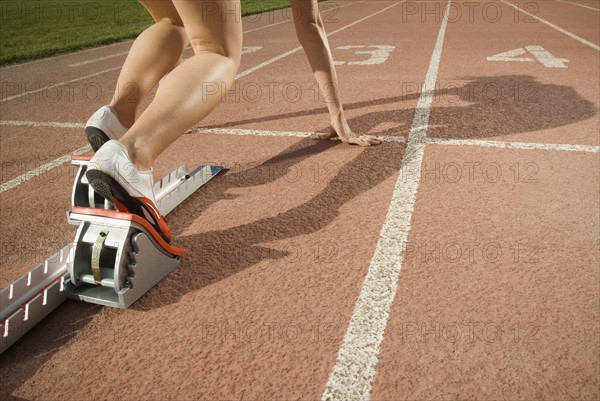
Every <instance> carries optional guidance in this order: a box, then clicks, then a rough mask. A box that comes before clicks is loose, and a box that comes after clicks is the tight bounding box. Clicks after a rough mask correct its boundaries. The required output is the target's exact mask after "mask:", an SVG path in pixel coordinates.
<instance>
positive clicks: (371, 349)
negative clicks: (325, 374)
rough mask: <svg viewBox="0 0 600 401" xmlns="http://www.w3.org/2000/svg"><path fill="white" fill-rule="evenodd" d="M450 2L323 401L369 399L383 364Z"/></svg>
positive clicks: (449, 2)
mask: <svg viewBox="0 0 600 401" xmlns="http://www.w3.org/2000/svg"><path fill="white" fill-rule="evenodd" d="M451 1H452V0H448V3H447V7H446V10H445V12H444V19H443V21H442V23H441V25H440V31H439V33H438V37H437V40H436V43H435V48H434V49H433V54H432V55H431V61H430V63H429V68H428V70H427V75H426V78H425V82H424V84H423V91H422V92H421V95H420V97H419V102H418V103H417V109H416V111H415V117H414V119H413V122H412V126H411V130H410V133H409V134H408V142H407V146H406V150H405V152H404V157H403V158H402V165H401V167H400V174H399V176H398V180H397V181H396V185H395V187H394V193H393V195H392V201H391V203H390V207H389V209H388V213H387V215H386V217H385V222H384V223H383V227H382V228H381V233H380V235H379V241H378V242H377V246H376V248H375V254H374V255H373V259H372V260H371V264H370V265H369V270H368V271H367V275H366V277H365V281H364V283H363V286H362V288H361V291H360V294H359V296H358V300H357V301H356V305H355V306H354V311H353V312H352V317H351V318H350V323H349V325H348V329H347V331H346V334H345V335H344V340H343V343H342V346H341V348H340V350H339V352H338V356H337V360H336V363H335V366H334V367H333V370H332V372H331V375H330V376H329V380H328V381H327V384H326V386H325V391H324V392H323V396H322V400H323V401H333V400H343V401H346V400H369V399H370V396H371V390H372V387H373V383H374V381H375V375H376V373H377V371H376V368H377V363H378V362H379V349H380V346H381V342H382V341H383V335H384V331H385V327H386V325H387V321H388V318H389V314H390V309H391V306H392V302H393V300H394V297H395V295H396V289H397V285H398V278H399V276H400V269H401V267H402V261H403V256H402V255H403V253H404V249H405V248H406V242H407V240H408V233H409V231H410V223H411V219H412V215H413V210H414V206H415V200H416V197H417V188H418V186H419V181H420V174H419V171H420V169H421V164H422V161H423V154H424V151H425V144H424V139H425V137H426V135H427V128H428V124H429V113H430V110H431V102H432V99H433V94H434V92H435V82H436V79H437V73H438V67H439V64H440V58H441V55H442V47H443V44H444V36H445V33H446V25H447V23H448V14H449V11H450V5H451Z"/></svg>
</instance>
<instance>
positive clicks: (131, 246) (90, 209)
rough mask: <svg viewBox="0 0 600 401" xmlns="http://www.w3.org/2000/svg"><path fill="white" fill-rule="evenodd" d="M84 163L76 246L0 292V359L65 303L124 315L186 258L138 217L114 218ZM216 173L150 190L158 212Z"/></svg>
mask: <svg viewBox="0 0 600 401" xmlns="http://www.w3.org/2000/svg"><path fill="white" fill-rule="evenodd" d="M89 160H90V157H85V156H75V157H73V160H72V164H74V165H77V166H79V170H78V172H77V174H76V176H75V182H74V185H73V190H72V194H71V204H72V209H71V211H70V212H68V213H67V219H68V222H69V223H71V224H75V225H78V226H79V227H78V229H77V234H76V236H75V241H74V243H72V244H68V245H66V246H65V247H63V248H62V249H61V250H60V251H59V252H58V253H57V254H55V255H53V256H51V257H50V258H48V259H47V260H46V261H45V262H44V263H42V264H41V265H39V266H37V267H36V268H35V269H33V270H32V271H31V272H29V273H28V274H27V275H26V276H23V277H21V278H19V279H18V280H17V281H15V282H14V283H13V284H12V285H10V286H9V287H8V288H4V289H1V290H0V335H1V343H0V354H1V353H3V352H4V351H5V350H6V349H7V348H8V347H10V345H12V344H13V343H14V342H15V341H17V340H18V339H19V338H21V337H22V336H23V335H24V334H25V333H26V332H27V331H29V329H31V328H32V327H33V326H34V325H35V324H36V323H38V322H39V321H40V320H42V319H43V318H44V317H45V316H47V315H48V314H49V313H50V312H51V311H52V310H54V309H55V308H56V307H58V305H60V304H61V303H62V302H63V301H64V300H65V299H66V298H71V299H77V300H81V301H85V302H90V303H95V304H99V305H106V306H112V307H117V308H127V307H129V306H130V305H131V304H132V303H134V302H135V301H136V300H137V299H138V298H139V297H140V296H142V295H143V294H144V293H146V292H147V291H148V290H149V289H150V288H152V287H153V286H154V285H155V284H156V283H158V282H159V281H160V280H161V279H162V278H163V277H164V276H165V275H167V274H168V273H169V272H171V271H172V270H173V269H174V268H175V267H177V265H178V264H179V263H180V261H181V258H182V257H183V256H184V255H185V254H186V250H185V249H182V248H176V247H173V246H171V245H169V244H167V243H166V242H165V241H164V239H163V238H162V237H161V236H160V235H159V234H158V233H157V232H156V231H155V230H154V228H153V227H152V226H151V225H150V224H149V223H148V222H147V221H146V220H144V219H142V218H141V217H139V216H136V215H132V214H129V213H121V212H118V211H116V210H115V209H116V208H115V207H114V206H113V205H112V204H111V202H109V201H108V200H106V199H104V198H103V197H101V196H100V195H98V194H97V193H96V192H95V191H94V190H93V188H92V187H91V186H90V185H89V183H88V181H87V179H86V176H85V173H86V171H87V165H88V164H89ZM222 170H223V167H222V166H212V165H200V166H198V167H197V168H196V169H194V170H192V171H189V170H188V167H187V166H186V165H185V164H182V165H181V166H179V167H178V168H177V169H175V170H174V171H172V172H171V173H169V174H168V175H166V176H165V177H163V178H162V179H160V180H159V181H157V182H155V184H154V193H155V196H156V201H157V205H156V206H157V207H158V209H159V211H160V213H161V214H162V215H163V216H165V215H167V214H168V213H169V212H171V211H172V210H173V209H175V208H176V207H177V206H178V205H179V204H181V202H183V201H184V200H185V199H186V198H188V197H189V196H190V195H191V194H193V193H194V192H195V191H196V190H197V189H199V188H200V187H201V186H203V185H204V184H206V183H207V182H208V181H210V180H211V179H212V178H213V177H214V176H216V175H217V174H218V173H219V172H220V171H222Z"/></svg>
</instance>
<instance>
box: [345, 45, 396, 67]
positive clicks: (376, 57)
mask: <svg viewBox="0 0 600 401" xmlns="http://www.w3.org/2000/svg"><path fill="white" fill-rule="evenodd" d="M395 48H396V47H395V46H391V45H369V46H363V45H349V46H338V47H336V50H354V49H362V50H355V51H354V54H358V55H362V54H368V55H369V56H370V57H369V58H368V59H366V60H360V61H350V62H348V65H375V64H383V63H385V61H386V60H387V59H388V58H389V57H390V53H391V52H392V51H393V50H394V49H395ZM334 64H336V65H342V64H346V62H345V61H334Z"/></svg>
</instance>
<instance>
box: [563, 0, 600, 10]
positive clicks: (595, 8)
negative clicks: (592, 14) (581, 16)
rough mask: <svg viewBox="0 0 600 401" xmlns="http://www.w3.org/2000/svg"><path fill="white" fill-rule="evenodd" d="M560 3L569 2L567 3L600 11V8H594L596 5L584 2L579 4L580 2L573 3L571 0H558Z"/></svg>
mask: <svg viewBox="0 0 600 401" xmlns="http://www.w3.org/2000/svg"><path fill="white" fill-rule="evenodd" d="M556 1H557V2H559V3H567V4H573V5H575V6H579V7H583V8H589V9H590V10H594V11H600V8H594V7H589V6H584V5H583V4H579V3H573V2H570V1H562V0H556Z"/></svg>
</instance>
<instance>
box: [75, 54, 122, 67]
mask: <svg viewBox="0 0 600 401" xmlns="http://www.w3.org/2000/svg"><path fill="white" fill-rule="evenodd" d="M126 54H129V51H126V52H121V53H115V54H111V55H110V56H104V57H98V58H93V59H91V60H86V61H82V62H80V63H75V64H69V67H81V66H82V65H87V64H92V63H96V62H98V61H104V60H108V59H111V58H115V57H120V56H124V55H126Z"/></svg>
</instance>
